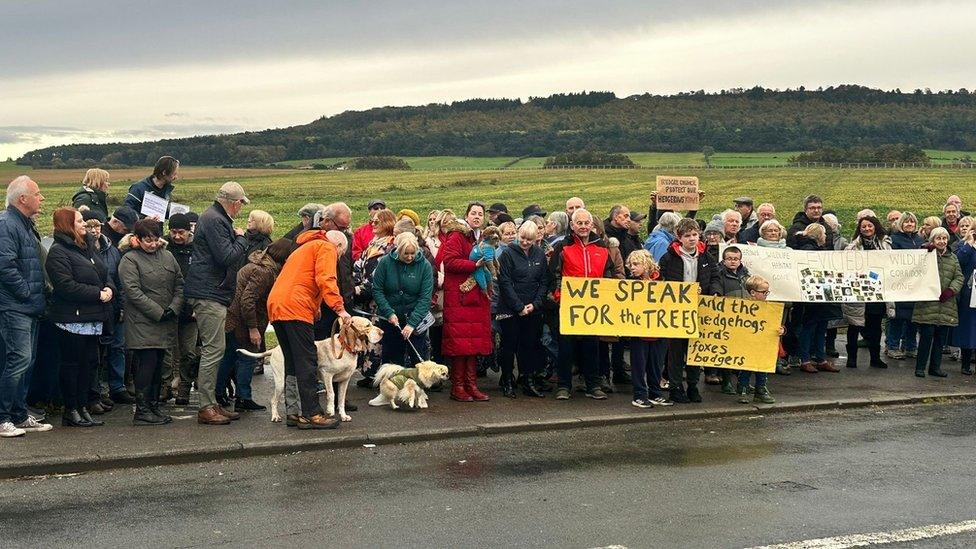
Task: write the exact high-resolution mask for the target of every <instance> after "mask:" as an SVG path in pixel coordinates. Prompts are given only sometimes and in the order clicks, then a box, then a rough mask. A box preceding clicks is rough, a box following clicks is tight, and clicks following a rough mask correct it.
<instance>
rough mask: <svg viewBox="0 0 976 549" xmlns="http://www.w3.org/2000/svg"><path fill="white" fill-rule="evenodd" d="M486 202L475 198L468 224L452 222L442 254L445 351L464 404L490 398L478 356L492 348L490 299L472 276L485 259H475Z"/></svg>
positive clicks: (454, 390)
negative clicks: (481, 384)
mask: <svg viewBox="0 0 976 549" xmlns="http://www.w3.org/2000/svg"><path fill="white" fill-rule="evenodd" d="M484 208H485V206H484V204H482V203H481V202H471V203H469V204H468V207H467V210H465V213H464V221H465V223H463V224H462V223H460V222H457V221H455V222H453V223H452V224H451V225H450V226H448V227H446V229H447V234H448V236H447V240H446V241H445V242H444V244H443V247H442V248H441V254H440V256H439V257H438V258H437V261H438V263H439V264H441V265H443V266H444V305H443V307H444V337H443V342H442V353H443V355H444V357H445V359H450V360H451V385H452V386H451V398H452V399H454V400H458V401H461V402H472V401H485V400H488V395H486V394H484V393H483V392H481V391H480V390H478V386H477V378H478V365H477V357H478V356H487V355H489V354H491V351H492V339H493V338H492V335H491V300H490V298H489V296H488V295H487V293H486V292H485V291H484V290H482V289H481V288H480V287H479V286H478V285H477V284H476V283H473V282H472V281H471V280H469V279H471V278H472V275H473V274H474V272H475V270H477V269H478V268H480V267H481V266H482V265H483V264H484V260H483V259H479V260H478V261H472V260H471V259H470V256H471V250H472V249H473V248H474V245H475V244H476V243H478V242H479V241H480V239H481V227H482V224H483V223H484V215H485V209H484Z"/></svg>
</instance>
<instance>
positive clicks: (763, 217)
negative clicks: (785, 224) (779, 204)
mask: <svg viewBox="0 0 976 549" xmlns="http://www.w3.org/2000/svg"><path fill="white" fill-rule="evenodd" d="M740 213H741V212H740ZM750 217H751V216H750ZM772 219H776V207H775V206H773V205H772V204H770V203H768V202H764V203H762V204H760V205H759V206H758V207H756V222H755V223H753V224H751V225H750V226H748V227H745V228H743V229H742V230H741V231H740V232H739V242H740V243H749V244H754V243H755V242H756V241H757V240H759V237H760V234H759V231H760V229H761V228H762V225H763V223H765V222H767V221H769V220H772ZM784 232H785V231H784Z"/></svg>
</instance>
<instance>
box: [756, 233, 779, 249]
mask: <svg viewBox="0 0 976 549" xmlns="http://www.w3.org/2000/svg"><path fill="white" fill-rule="evenodd" d="M756 246H759V247H760V248H785V247H786V239H780V240H766V239H765V238H763V237H761V236H760V237H759V239H758V240H756Z"/></svg>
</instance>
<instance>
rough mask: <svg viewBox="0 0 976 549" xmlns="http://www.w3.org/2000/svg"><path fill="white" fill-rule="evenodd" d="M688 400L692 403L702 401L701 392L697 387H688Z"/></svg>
mask: <svg viewBox="0 0 976 549" xmlns="http://www.w3.org/2000/svg"><path fill="white" fill-rule="evenodd" d="M688 400H690V401H692V402H701V401H702V396H701V391H699V390H698V386H697V385H692V386H691V387H688Z"/></svg>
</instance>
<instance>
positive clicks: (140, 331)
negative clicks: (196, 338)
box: [119, 248, 183, 349]
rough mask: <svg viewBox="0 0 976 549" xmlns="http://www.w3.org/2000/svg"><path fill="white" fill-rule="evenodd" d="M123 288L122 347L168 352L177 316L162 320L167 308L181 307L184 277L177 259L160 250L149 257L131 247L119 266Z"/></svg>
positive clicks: (173, 339) (139, 249)
mask: <svg viewBox="0 0 976 549" xmlns="http://www.w3.org/2000/svg"><path fill="white" fill-rule="evenodd" d="M119 278H121V279H122V287H123V288H124V289H125V346H126V348H128V349H169V348H170V347H171V346H172V344H173V342H174V341H175V339H176V316H173V318H171V319H169V320H165V321H163V320H162V316H163V313H164V312H166V310H167V309H169V310H171V311H173V312H174V313H179V311H180V309H182V307H183V275H181V274H180V266H179V264H177V263H176V258H174V257H173V254H171V253H169V251H167V250H164V249H160V250H156V253H152V254H148V253H146V252H144V251H142V249H141V248H131V249H130V250H129V251H127V252H126V253H125V255H123V256H122V261H121V262H120V263H119Z"/></svg>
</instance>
